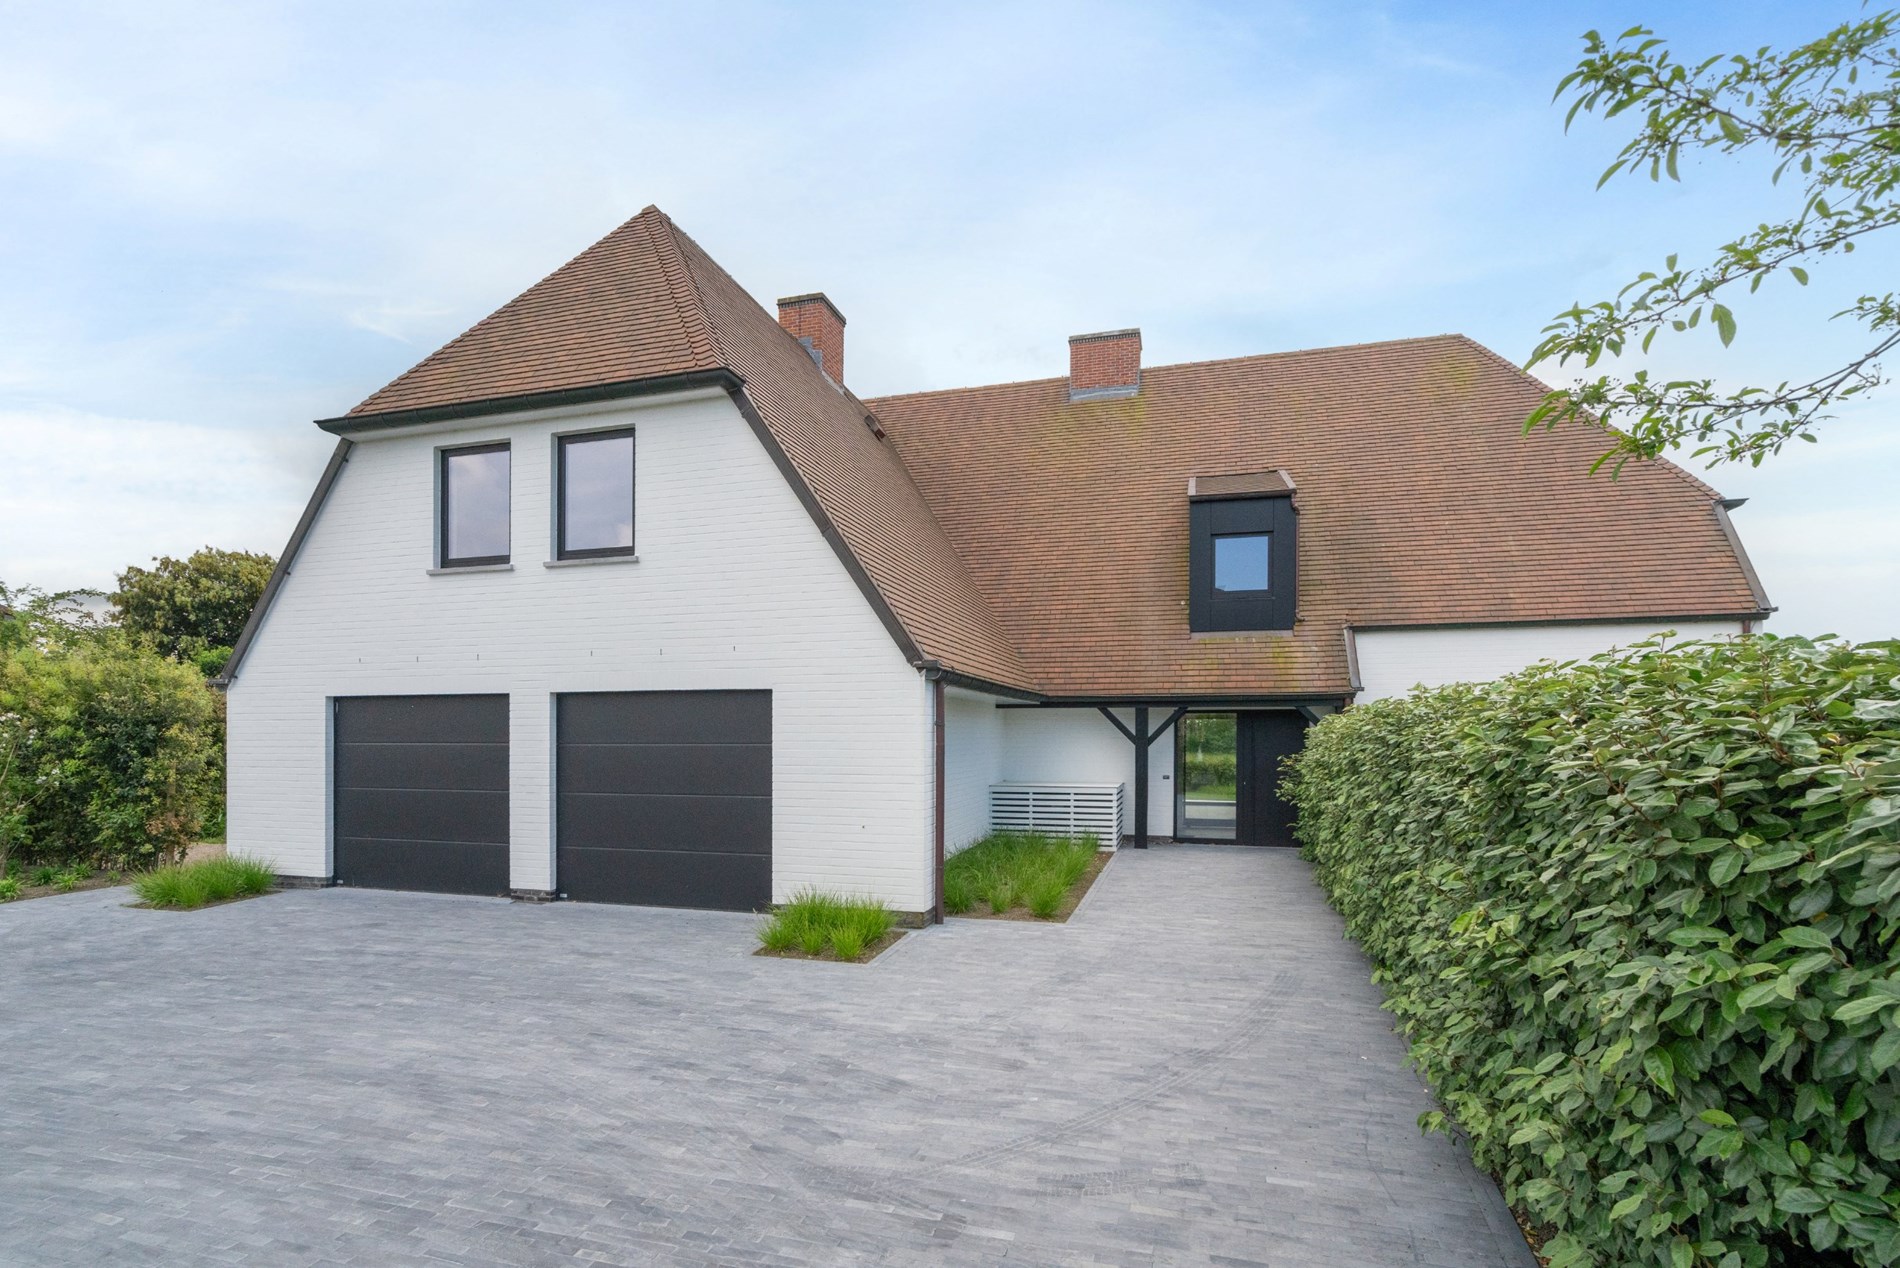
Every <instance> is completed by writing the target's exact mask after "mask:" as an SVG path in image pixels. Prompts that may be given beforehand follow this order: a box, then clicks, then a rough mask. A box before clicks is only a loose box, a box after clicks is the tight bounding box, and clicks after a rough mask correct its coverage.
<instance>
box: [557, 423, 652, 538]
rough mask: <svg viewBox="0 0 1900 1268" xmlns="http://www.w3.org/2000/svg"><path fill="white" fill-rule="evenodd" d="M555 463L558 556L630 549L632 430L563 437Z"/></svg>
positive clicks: (631, 533) (631, 535) (631, 529)
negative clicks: (557, 507)
mask: <svg viewBox="0 0 1900 1268" xmlns="http://www.w3.org/2000/svg"><path fill="white" fill-rule="evenodd" d="M557 454H558V457H557V464H558V466H559V475H558V483H559V488H560V494H559V497H560V508H559V511H558V512H557V514H556V521H557V525H558V527H557V532H558V533H559V535H560V540H559V541H558V542H557V543H556V544H555V556H556V558H559V559H589V558H593V557H595V556H600V555H630V554H632V553H633V433H632V432H631V431H615V432H590V433H587V434H585V435H580V436H562V437H561V438H560V440H559V442H558V448H557Z"/></svg>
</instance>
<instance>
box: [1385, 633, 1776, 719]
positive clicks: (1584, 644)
mask: <svg viewBox="0 0 1900 1268" xmlns="http://www.w3.org/2000/svg"><path fill="white" fill-rule="evenodd" d="M1664 630H1674V631H1676V633H1677V634H1679V635H1680V636H1681V637H1682V638H1684V639H1691V638H1716V637H1720V636H1722V635H1728V634H1740V633H1741V632H1742V627H1741V624H1740V622H1737V621H1700V622H1694V621H1691V622H1684V621H1668V622H1663V623H1661V624H1656V623H1650V624H1604V625H1509V626H1505V625H1500V626H1492V627H1488V628H1486V627H1464V628H1459V629H1429V630H1427V629H1420V630H1360V631H1358V632H1357V634H1356V635H1355V641H1356V642H1357V644H1358V649H1359V681H1360V682H1361V683H1362V684H1363V685H1364V689H1363V690H1362V691H1360V692H1359V693H1358V695H1357V696H1356V699H1358V700H1360V701H1362V702H1363V701H1368V700H1382V699H1384V698H1385V697H1387V696H1402V695H1404V694H1405V693H1406V692H1408V691H1410V690H1411V689H1412V688H1413V687H1414V686H1417V685H1420V684H1423V685H1424V686H1427V687H1439V686H1443V685H1444V684H1446V683H1451V682H1485V681H1488V680H1490V679H1492V678H1497V677H1500V676H1502V675H1504V674H1508V673H1513V672H1515V671H1517V670H1519V669H1524V668H1526V667H1528V666H1530V665H1533V664H1536V663H1537V662H1538V661H1540V660H1556V661H1566V660H1579V659H1582V658H1584V657H1587V656H1594V655H1596V654H1597V653H1598V652H1606V651H1608V650H1610V649H1611V648H1612V647H1623V646H1627V645H1628V644H1630V643H1636V642H1640V641H1642V640H1643V639H1646V638H1648V637H1650V636H1651V635H1653V634H1660V633H1662V632H1663V631H1664Z"/></svg>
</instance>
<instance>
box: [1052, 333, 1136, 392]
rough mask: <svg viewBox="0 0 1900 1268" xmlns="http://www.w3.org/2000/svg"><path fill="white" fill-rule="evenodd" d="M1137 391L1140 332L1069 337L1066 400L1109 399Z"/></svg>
mask: <svg viewBox="0 0 1900 1268" xmlns="http://www.w3.org/2000/svg"><path fill="white" fill-rule="evenodd" d="M1140 390H1141V332H1140V331H1139V330H1103V331H1099V332H1097V333H1095V334H1092V335H1070V336H1069V399H1070V400H1072V401H1100V400H1113V399H1114V398H1115V397H1118V396H1133V395H1134V394H1135V393H1136V392H1139V391H1140Z"/></svg>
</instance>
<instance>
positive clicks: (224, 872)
mask: <svg viewBox="0 0 1900 1268" xmlns="http://www.w3.org/2000/svg"><path fill="white" fill-rule="evenodd" d="M276 879H277V878H276V876H275V875H274V874H273V873H272V871H271V869H270V867H269V866H268V865H267V864H264V863H259V862H256V861H254V860H252V859H244V858H228V857H227V858H221V859H206V860H204V861H203V862H201V863H185V864H181V865H178V866H175V867H161V868H158V869H157V870H155V871H151V872H147V873H145V875H143V876H141V877H139V878H138V879H137V880H135V881H133V882H132V889H133V892H135V893H136V894H138V896H139V898H140V899H142V900H143V901H144V902H146V903H147V904H149V905H150V906H153V907H169V908H175V909H178V910H190V909H191V908H194V907H203V906H206V905H207V904H209V903H221V902H225V901H227V900H228V899H232V898H248V897H250V896H252V895H254V894H265V893H269V892H270V889H271V886H272V885H274V884H276Z"/></svg>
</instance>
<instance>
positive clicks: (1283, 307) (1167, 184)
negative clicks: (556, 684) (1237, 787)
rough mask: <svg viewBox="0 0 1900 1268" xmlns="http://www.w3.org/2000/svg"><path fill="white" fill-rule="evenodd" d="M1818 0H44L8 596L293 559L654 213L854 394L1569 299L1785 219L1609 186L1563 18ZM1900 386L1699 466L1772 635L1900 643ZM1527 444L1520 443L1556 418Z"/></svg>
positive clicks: (1805, 324)
mask: <svg viewBox="0 0 1900 1268" xmlns="http://www.w3.org/2000/svg"><path fill="white" fill-rule="evenodd" d="M1859 12H1860V9H1859V7H1858V5H1856V4H1853V3H1815V4H1747V3H1739V4H1720V5H1717V4H1712V3H1709V4H1700V5H1682V4H1666V3H1660V2H1656V3H1649V4H1602V5H1595V4H1576V5H1523V4H1502V3H1500V4H1470V5H1456V4H1449V3H1443V4H1438V3H1434V4H1424V3H1418V4H1358V3H1350V2H1347V3H1328V4H1295V3H1286V4H1271V3H1262V4H1233V5H1219V4H1187V3H1170V4H1155V5H1132V4H1131V5H1122V4H1101V3H1092V4H1071V5H1062V4H1050V5H1039V4H1027V3H1004V4H995V5H955V4H934V5H917V6H908V5H890V4H862V5H818V4H809V5H799V6H789V5H711V4H677V5H670V4H613V3H592V4H589V3H558V2H553V3H537V4H534V5H518V4H446V3H424V2H415V3H405V4H400V5H390V4H362V5H352V4H347V3H323V4H308V5H295V4H286V5H277V6H267V5H261V4H246V5H237V4H233V5H218V4H166V5H150V4H125V5H92V4H70V5H59V6H48V5H42V4H27V3H10V2H8V0H0V29H4V30H5V31H6V32H7V37H6V39H5V40H4V41H0V190H4V191H5V194H4V197H0V455H3V456H4V457H3V460H0V579H4V580H5V581H7V582H8V583H9V584H18V583H21V582H32V583H36V584H39V585H42V586H48V587H63V586H80V585H89V586H107V585H109V584H110V582H111V578H112V574H113V573H114V572H115V571H117V570H119V569H121V568H123V567H124V566H125V565H127V564H130V563H135V562H142V561H144V560H145V559H147V558H148V557H150V556H153V555H157V554H160V553H171V554H182V553H187V552H189V551H190V550H192V549H193V548H195V547H197V546H199V545H203V544H205V543H207V542H209V543H213V544H216V545H219V546H225V547H232V548H245V549H256V550H266V551H270V552H272V553H275V552H276V551H278V550H279V549H280V548H281V547H282V545H283V542H284V540H285V538H286V537H287V536H288V534H289V531H290V527H291V525H292V523H294V521H295V519H296V516H297V514H298V512H299V511H300V510H301V508H302V503H303V501H304V498H305V497H306V496H307V494H308V491H309V487H310V486H311V484H312V483H313V482H314V480H315V478H316V474H317V472H318V471H319V470H320V468H321V466H322V462H323V459H324V457H325V455H326V454H327V451H328V448H329V444H328V440H327V438H326V437H324V436H323V435H322V434H320V433H319V432H318V431H317V429H316V428H314V427H313V426H311V425H310V420H312V419H314V418H318V417H328V416H331V415H335V414H339V413H342V412H343V411H344V410H346V409H348V408H349V407H350V406H351V405H353V404H355V403H356V402H357V401H358V400H360V399H361V398H362V397H364V396H366V395H368V394H369V393H370V392H371V391H372V390H374V389H375V388H376V387H378V386H379V385H381V384H382V383H384V382H386V381H387V380H388V379H390V378H392V377H394V376H395V375H396V374H398V373H400V372H401V371H402V370H403V369H405V368H407V367H408V366H409V365H411V364H413V363H414V362H415V361H416V360H418V359H420V358H421V357H422V356H424V355H425V354H426V353H428V352H429V351H430V350H431V349H433V348H434V347H436V346H437V345H438V344H440V343H441V342H443V341H444V340H445V339H447V338H449V337H450V336H452V335H454V334H455V333H456V332H458V331H459V330H461V329H463V328H465V327H466V326H468V325H469V324H470V323H472V322H473V321H475V320H477V319H479V318H480V317H481V316H483V315H484V314H485V313H487V312H488V311H490V310H491V309H493V308H494V307H495V306H497V305H498V304H500V303H501V302H503V301H504V300H506V299H507V298H508V297H509V296H511V295H513V294H514V293H516V292H518V291H519V290H521V289H523V288H524V287H525V286H527V285H528V284H530V283H531V282H533V281H534V280H535V279H537V278H539V277H541V276H543V275H544V274H546V273H547V272H549V271H550V270H552V269H553V268H555V267H556V266H558V265H559V264H560V263H562V262H563V261H564V260H566V259H567V258H569V257H570V256H572V255H573V254H574V253H575V252H577V251H579V250H580V249H581V248H582V247H584V246H586V245H587V244H588V243H589V242H591V241H593V240H594V239H595V238H597V237H599V236H600V235H601V234H602V233H605V232H606V231H607V230H609V229H610V228H612V227H613V226H614V225H615V224H617V223H618V222H620V221H621V220H623V219H625V218H626V217H627V216H630V215H632V214H633V213H634V212H635V211H637V210H639V208H641V207H642V206H644V205H646V204H647V203H658V204H659V205H660V206H661V207H663V208H665V209H666V210H667V211H668V212H669V213H671V214H672V215H673V217H674V218H675V219H676V220H677V221H679V223H680V224H681V225H683V226H684V227H685V228H686V229H687V231H688V232H690V233H692V234H693V235H694V236H695V237H696V238H698V239H699V241H700V242H701V243H702V244H703V245H705V246H706V247H707V248H708V249H709V250H710V251H711V252H712V253H713V254H714V255H715V256H716V257H717V258H718V259H719V260H720V261H721V262H722V263H724V264H725V265H726V267H727V268H729V269H730V270H731V271H732V272H733V274H734V275H735V276H737V277H738V278H739V279H740V280H741V282H743V283H744V284H745V285H746V286H747V287H748V288H749V289H750V290H751V291H752V293H753V294H754V295H755V296H758V297H760V298H762V299H765V300H767V301H769V300H770V299H771V298H772V297H774V296H777V295H781V294H791V293H795V292H801V291H809V290H824V291H826V292H827V293H828V294H830V296H831V297H832V298H833V299H834V300H835V301H836V302H837V303H838V304H839V306H840V307H841V308H842V309H843V310H844V312H845V313H846V315H847V316H848V317H849V319H850V328H849V342H850V352H849V359H848V365H849V370H850V377H851V381H852V385H853V386H854V387H855V388H856V389H857V390H858V391H859V392H861V393H863V394H866V395H874V394H877V393H881V392H890V391H901V390H910V389H916V388H929V387H947V386H955V385H958V384H965V383H980V382H991V381H996V380H1002V379H1012V378H1025V377H1038V376H1044V375H1053V374H1059V373H1062V372H1063V371H1064V368H1065V365H1066V337H1067V336H1068V335H1070V334H1073V333H1076V332H1079V331H1087V330H1100V329H1106V328H1110V327H1116V326H1124V325H1138V326H1140V327H1141V328H1142V331H1143V336H1144V341H1145V350H1146V356H1147V359H1148V360H1149V361H1150V362H1151V363H1156V364H1160V363H1166V362H1170V361H1182V360H1198V359H1203V358H1210V357H1221V356H1232V355H1240V354H1246V353H1254V352H1267V351H1277V350H1284V349H1292V348H1301V347H1314V346H1321V345H1327V344H1336V343H1352V342H1360V341H1366V340H1376V339H1387V338H1396V337H1402V336H1408V335H1422V334H1433V333H1440V332H1445V331H1461V332H1464V333H1466V334H1469V335H1471V336H1473V337H1474V338H1477V339H1479V340H1481V341H1482V342H1484V343H1487V344H1489V345H1490V346H1492V347H1493V348H1496V349H1497V350H1498V351H1500V352H1501V353H1503V354H1505V355H1506V356H1508V357H1510V358H1512V359H1513V360H1517V361H1520V362H1521V361H1522V360H1523V359H1524V358H1525V357H1526V356H1527V355H1528V354H1529V351H1530V349H1531V347H1532V346H1533V345H1534V343H1535V342H1536V338H1537V332H1538V330H1539V328H1540V327H1541V326H1542V325H1543V324H1544V323H1545V322H1546V321H1547V320H1548V319H1549V317H1550V316H1551V314H1553V313H1555V312H1557V311H1559V310H1560V309H1562V308H1563V307H1565V306H1566V305H1567V304H1568V303H1569V302H1570V301H1571V300H1573V299H1586V300H1587V299H1596V298H1600V297H1602V296H1605V295H1607V294H1610V293H1612V292H1613V291H1614V290H1615V289H1616V288H1617V287H1618V286H1620V285H1621V284H1622V283H1623V282H1624V281H1627V280H1628V279H1629V278H1630V277H1631V276H1633V275H1634V273H1635V272H1637V271H1638V270H1639V269H1641V268H1644V267H1648V266H1651V265H1654V264H1656V263H1657V262H1658V261H1659V260H1660V259H1661V257H1662V256H1664V255H1665V254H1667V253H1668V252H1670V251H1681V252H1683V253H1684V255H1685V258H1691V259H1693V258H1696V256H1697V254H1698V253H1700V252H1705V251H1706V250H1708V248H1710V247H1711V246H1712V245H1714V244H1715V243H1717V242H1719V241H1722V240H1724V239H1725V238H1726V237H1727V236H1731V235H1732V233H1733V232H1735V231H1737V230H1739V229H1740V228H1741V227H1742V226H1744V225H1747V224H1752V223H1754V222H1755V221H1757V220H1760V219H1766V218H1771V217H1776V216H1779V215H1781V214H1783V211H1784V209H1785V208H1786V207H1787V206H1788V200H1789V198H1790V197H1791V196H1792V194H1791V193H1790V192H1787V191H1782V192H1778V191H1775V190H1774V189H1772V188H1771V187H1770V186H1769V185H1768V182H1767V180H1766V175H1765V169H1763V168H1761V167H1760V166H1757V165H1742V164H1736V163H1733V162H1731V161H1725V160H1711V161H1707V162H1702V161H1698V162H1696V163H1694V164H1685V165H1684V170H1683V176H1684V181H1683V183H1682V184H1681V185H1665V186H1656V185H1651V184H1649V183H1648V182H1647V181H1640V182H1620V183H1617V184H1613V185H1612V186H1610V187H1609V188H1606V189H1605V190H1603V191H1601V192H1593V187H1594V185H1595V182H1596V178H1597V176H1598V174H1599V173H1600V172H1601V171H1602V169H1603V168H1604V166H1605V165H1606V164H1607V163H1608V162H1609V160H1610V159H1611V158H1612V157H1613V156H1614V154H1615V151H1616V150H1617V149H1618V148H1619V146H1620V144H1621V142H1622V140H1623V135H1622V130H1621V129H1620V128H1619V127H1616V126H1609V127H1605V126H1602V125H1599V124H1595V123H1584V124H1582V125H1580V126H1579V127H1577V128H1575V129H1573V131H1572V132H1571V133H1570V134H1569V135H1568V136H1566V135H1565V134H1564V132H1563V129H1562V112H1561V108H1559V107H1556V106H1553V105H1551V104H1550V99H1551V92H1552V90H1553V88H1554V86H1555V84H1556V81H1557V80H1558V78H1559V77H1561V76H1562V75H1563V74H1564V72H1565V71H1566V70H1568V69H1569V68H1570V66H1571V65H1573V64H1574V62H1575V59H1576V56H1577V49H1578V40H1577V37H1578V35H1579V34H1580V33H1581V32H1582V31H1583V30H1585V29H1587V28H1589V27H1592V26H1596V27H1601V28H1604V29H1606V30H1612V29H1613V30H1621V29H1622V28H1623V27H1625V26H1628V25H1631V24H1633V23H1635V22H1638V21H1647V22H1648V23H1649V24H1650V25H1653V26H1655V27H1657V28H1658V29H1659V31H1660V32H1661V33H1662V34H1664V35H1667V36H1670V37H1671V38H1672V39H1673V40H1674V41H1675V42H1676V43H1677V44H1678V45H1679V46H1680V48H1681V49H1682V50H1683V51H1684V52H1690V51H1693V52H1697V53H1700V52H1704V51H1707V52H1716V51H1724V50H1733V49H1736V48H1752V47H1754V46H1756V45H1759V44H1763V43H1786V42H1790V41H1793V40H1796V39H1800V38H1803V37H1806V36H1809V35H1812V34H1814V33H1818V32H1819V31H1820V30H1822V29H1825V28H1826V27H1827V26H1830V25H1832V24H1833V23H1835V22H1837V21H1840V20H1843V19H1846V18H1850V17H1852V16H1854V15H1855V14H1857V13H1859ZM1897 266H1900V242H1897V243H1888V244H1884V245H1881V246H1879V247H1877V248H1873V249H1869V250H1867V251H1865V252H1862V253H1859V254H1857V255H1856V257H1854V264H1853V266H1852V269H1851V270H1849V269H1843V268H1842V267H1841V266H1838V265H1823V266H1821V267H1818V268H1816V269H1815V270H1814V284H1813V286H1811V287H1810V288H1809V289H1808V290H1806V291H1801V290H1798V289H1797V288H1795V287H1794V286H1793V285H1792V283H1787V284H1783V285H1779V286H1776V285H1771V286H1769V287H1767V288H1764V290H1763V291H1762V292H1761V294H1760V295H1759V296H1758V297H1756V298H1755V300H1753V301H1752V302H1746V303H1742V304H1739V305H1738V306H1737V314H1738V316H1739V317H1740V319H1741V321H1742V330H1741V334H1740V336H1739V337H1738V338H1737V340H1736V342H1735V345H1734V346H1733V347H1732V348H1730V349H1728V350H1727V351H1726V352H1724V351H1723V350H1721V349H1720V348H1719V346H1718V345H1717V344H1716V343H1715V342H1714V340H1713V337H1707V338H1704V337H1702V336H1701V334H1700V333H1698V335H1697V336H1696V337H1694V338H1691V339H1688V340H1685V341H1681V342H1679V343H1676V344H1671V345H1669V346H1668V347H1667V348H1664V347H1660V346H1659V348H1658V351H1657V355H1656V357H1655V358H1654V365H1655V368H1656V369H1657V370H1658V371H1660V372H1665V373H1690V372H1694V373H1713V374H1716V375H1718V376H1721V377H1722V378H1723V379H1724V380H1726V381H1730V382H1734V383H1741V382H1745V381H1760V380H1764V379H1765V380H1769V381H1771V382H1772V381H1779V380H1780V379H1782V378H1785V377H1793V376H1795V375H1797V374H1801V373H1802V372H1803V371H1807V370H1812V369H1815V368H1820V367H1821V366H1823V365H1825V364H1828V358H1830V357H1833V356H1839V355H1841V354H1842V353H1844V352H1846V351H1848V350H1850V349H1852V348H1853V346H1854V340H1853V337H1852V332H1851V331H1850V330H1846V329H1842V328H1840V327H1839V325H1838V323H1829V322H1828V321H1827V316H1828V314H1829V313H1831V312H1833V311H1834V310H1835V309H1837V308H1838V307H1840V306H1841V304H1842V302H1844V297H1845V298H1851V297H1852V296H1853V295H1855V294H1858V293H1860V291H1862V290H1865V289H1872V288H1873V287H1874V286H1875V285H1881V286H1883V288H1884V287H1885V286H1889V285H1890V284H1891V283H1890V281H1888V280H1887V279H1891V278H1892V277H1894V276H1900V267H1897ZM1897 413H1900V387H1896V388H1889V389H1887V390H1885V391H1884V392H1882V393H1881V394H1880V395H1878V396H1877V397H1876V398H1875V399H1874V400H1873V401H1872V402H1870V403H1868V404H1865V405H1863V406H1860V407H1859V408H1857V409H1855V410H1854V411H1853V412H1852V413H1851V414H1850V415H1848V416H1846V417H1844V418H1843V420H1842V421H1841V422H1839V423H1837V424H1833V425H1831V426H1830V427H1828V428H1827V430H1826V431H1825V432H1824V433H1823V439H1822V443H1821V444H1819V445H1817V446H1806V445H1804V446H1800V451H1799V452H1794V453H1790V454H1788V455H1786V456H1784V457H1782V458H1780V459H1778V460H1776V461H1774V462H1773V463H1771V465H1769V466H1768V467H1766V468H1763V469H1761V470H1749V469H1745V468H1735V469H1729V468H1724V469H1720V470H1717V471H1716V472H1714V473H1712V474H1705V478H1706V479H1709V480H1710V481H1711V482H1712V483H1714V484H1715V485H1716V486H1717V487H1719V488H1721V489H1722V490H1723V491H1724V492H1725V493H1728V494H1730V495H1732V496H1746V497H1749V498H1751V499H1752V500H1751V502H1750V504H1749V505H1748V506H1747V507H1746V508H1744V509H1743V510H1741V511H1740V512H1738V513H1737V523H1738V526H1739V527H1740V529H1741V531H1742V534H1743V536H1744V539H1745V540H1746V541H1747V543H1748V545H1749V547H1750V550H1751V551H1752V553H1753V554H1754V556H1755V559H1756V563H1757V565H1758V567H1759V569H1760V571H1761V573H1762V576H1763V579H1764V581H1765V583H1766V584H1767V586H1768V589H1769V592H1770V595H1771V597H1772V598H1773V599H1774V600H1775V601H1776V602H1777V603H1778V604H1780V606H1781V609H1782V611H1781V613H1780V614H1779V615H1778V616H1777V617H1776V619H1775V620H1774V621H1773V622H1772V623H1771V625H1770V627H1769V628H1770V629H1777V630H1781V631H1783V632H1789V633H1819V632H1824V631H1833V632H1839V633H1842V634H1845V635H1848V636H1850V637H1856V638H1872V637H1885V636H1891V635H1896V634H1900V509H1896V504H1895V502H1894V500H1893V499H1892V498H1891V496H1890V491H1891V489H1892V487H1893V485H1894V483H1895V476H1896V474H1900V426H1897V425H1896V414H1897ZM1525 443H1534V441H1526V442H1525Z"/></svg>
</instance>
